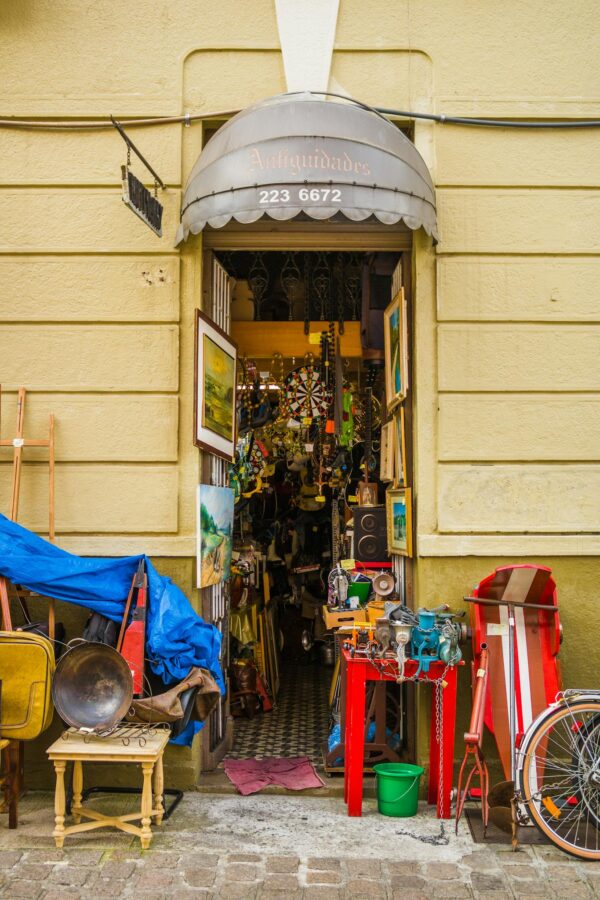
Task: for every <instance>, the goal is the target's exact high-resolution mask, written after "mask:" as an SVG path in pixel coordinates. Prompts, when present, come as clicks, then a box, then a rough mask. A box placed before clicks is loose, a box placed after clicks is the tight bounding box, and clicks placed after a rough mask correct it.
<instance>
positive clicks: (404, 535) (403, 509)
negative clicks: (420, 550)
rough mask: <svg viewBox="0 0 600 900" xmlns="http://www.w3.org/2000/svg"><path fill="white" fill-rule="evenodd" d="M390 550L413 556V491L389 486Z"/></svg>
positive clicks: (387, 494) (387, 505) (387, 508)
mask: <svg viewBox="0 0 600 900" xmlns="http://www.w3.org/2000/svg"><path fill="white" fill-rule="evenodd" d="M385 504H386V512H387V539H388V550H389V552H390V553H396V554H397V555H398V556H412V491H411V489H410V488H407V487H403V488H388V489H387V492H386V497H385Z"/></svg>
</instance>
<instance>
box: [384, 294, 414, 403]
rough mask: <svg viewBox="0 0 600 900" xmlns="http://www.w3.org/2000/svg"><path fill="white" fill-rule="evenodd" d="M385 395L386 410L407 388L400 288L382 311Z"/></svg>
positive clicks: (405, 335) (404, 318) (404, 315)
mask: <svg viewBox="0 0 600 900" xmlns="http://www.w3.org/2000/svg"><path fill="white" fill-rule="evenodd" d="M383 332H384V334H383V336H384V349H385V396H386V404H387V408H388V412H389V411H391V410H393V409H394V408H395V407H396V406H397V405H398V404H399V403H401V402H402V400H404V398H405V397H406V392H407V390H408V326H407V312H406V297H405V295H404V288H400V290H399V291H398V293H397V294H396V296H395V297H394V299H393V300H392V302H391V303H390V304H389V306H388V307H387V308H386V309H385V311H384V313H383Z"/></svg>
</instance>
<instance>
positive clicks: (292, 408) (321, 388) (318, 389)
mask: <svg viewBox="0 0 600 900" xmlns="http://www.w3.org/2000/svg"><path fill="white" fill-rule="evenodd" d="M283 404H284V409H285V415H286V416H287V417H288V419H293V421H294V422H297V423H298V424H299V425H306V424H311V423H312V422H313V421H314V420H315V419H320V418H321V417H323V416H326V415H327V411H328V409H329V406H330V404H331V395H330V392H329V391H328V390H327V388H326V387H325V385H324V384H323V382H322V381H321V373H320V372H319V370H318V369H317V368H316V367H315V366H299V367H298V368H297V369H292V371H291V372H290V373H289V375H288V376H287V378H286V379H285V381H284V384H283Z"/></svg>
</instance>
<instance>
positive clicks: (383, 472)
mask: <svg viewBox="0 0 600 900" xmlns="http://www.w3.org/2000/svg"><path fill="white" fill-rule="evenodd" d="M395 427H396V423H395V422H394V421H392V422H385V424H384V425H382V426H381V449H380V453H379V459H380V462H379V479H380V481H394V466H395V459H394V429H395Z"/></svg>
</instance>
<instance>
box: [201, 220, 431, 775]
mask: <svg viewBox="0 0 600 900" xmlns="http://www.w3.org/2000/svg"><path fill="white" fill-rule="evenodd" d="M236 250H237V251H240V250H246V251H275V252H285V251H297V252H298V251H302V250H305V251H322V252H328V251H345V252H351V251H353V252H356V253H370V252H377V251H379V252H388V253H390V252H391V253H399V254H400V257H401V263H402V283H403V287H404V291H405V297H406V303H407V321H408V340H409V369H410V377H409V384H408V391H407V395H406V398H405V404H406V406H405V429H406V435H407V437H409V439H408V440H407V448H406V449H407V460H406V467H407V472H408V473H410V476H409V480H410V481H411V483H413V498H414V496H415V491H414V435H415V430H414V422H413V403H414V383H415V378H414V358H415V352H414V351H415V341H414V335H415V321H414V313H413V262H414V253H415V244H414V242H413V232H412V231H411V230H410V229H408V228H407V227H406V226H404V225H402V224H401V223H400V224H399V225H397V226H386V225H381V224H380V223H373V224H371V223H356V224H353V223H348V222H344V223H342V222H330V223H329V224H328V227H327V228H322V226H320V223H318V222H315V221H314V220H310V221H306V222H277V221H275V220H272V219H268V218H266V217H265V218H263V219H261V220H259V221H258V222H255V223H253V224H251V225H240V224H239V223H238V222H235V221H234V220H232V221H231V222H230V223H229V224H228V225H226V226H224V227H223V228H218V229H212V228H210V227H206V228H205V229H204V231H203V232H202V243H201V248H200V255H201V259H202V308H203V309H206V308H207V307H209V306H210V302H211V296H210V291H211V287H210V284H209V281H210V278H209V275H207V273H209V272H210V266H209V265H207V261H208V259H209V258H210V257H211V255H212V253H214V252H219V251H232V252H233V251H236ZM205 457H206V454H203V457H202V459H203V460H204V459H205ZM202 466H203V468H202V469H201V471H204V470H205V466H206V463H205V462H204V461H203V462H202ZM414 502H415V500H414V499H413V504H414ZM417 524H418V519H417V509H416V507H415V508H413V532H414V534H415V536H416V534H417ZM414 545H415V546H416V540H415V542H414ZM414 569H415V563H414V562H413V560H412V559H410V560H408V559H407V560H405V566H404V588H405V600H406V603H407V605H408V606H410V607H414V583H415V571H414ZM201 602H202V609H203V613H204V612H205V609H204V605H205V604H204V600H203V599H202V601H201ZM404 696H405V698H406V719H405V722H406V725H407V729H406V744H405V747H406V756H407V758H409V759H415V760H416V759H417V756H416V752H417V724H418V723H417V698H416V696H415V691H414V689H413V690H409V691H406V692H405V694H404ZM233 728H234V722H233V717H232V716H231V715H229V716H228V721H227V727H226V736H225V739H224V741H223V742H222V744H221V745H220V746H219V747H218V748H217V750H216V751H215V750H211V749H210V746H209V734H208V730H209V729H203V730H202V732H201V733H200V734H201V738H200V739H201V756H200V772H201V773H202V772H205V771H211V770H213V769H215V768H216V767H217V765H218V764H219V763H220V762H221V760H222V759H223V758H224V756H226V755H227V753H228V751H229V750H230V749H231V746H232V744H233Z"/></svg>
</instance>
